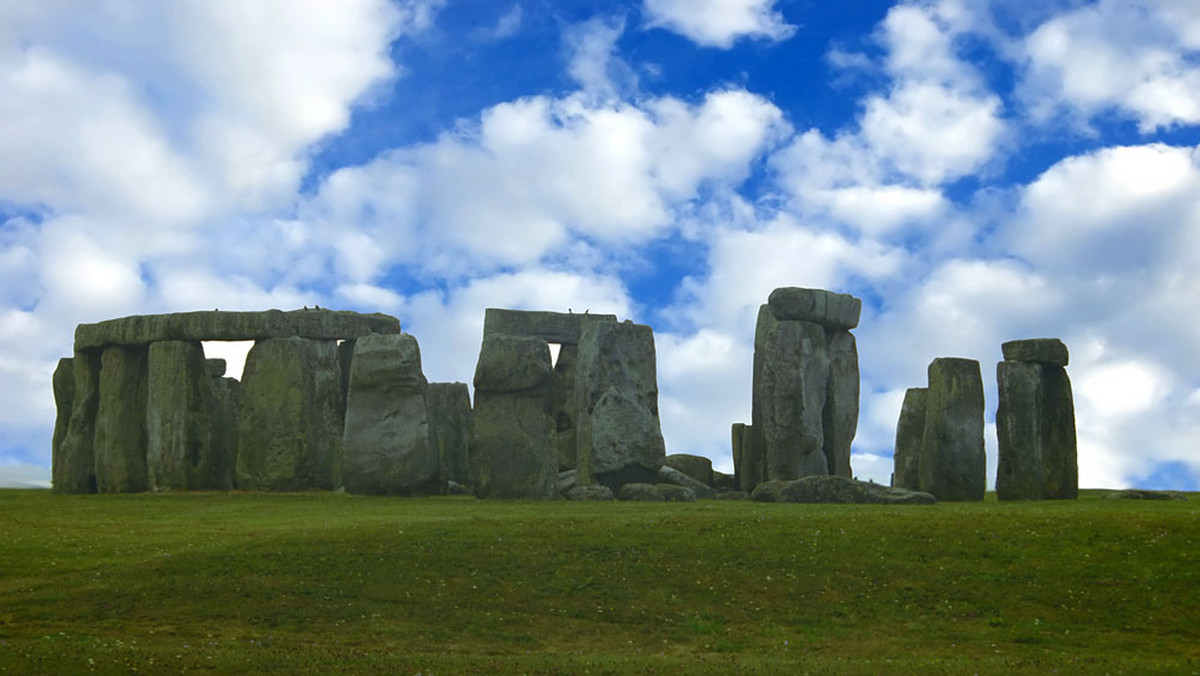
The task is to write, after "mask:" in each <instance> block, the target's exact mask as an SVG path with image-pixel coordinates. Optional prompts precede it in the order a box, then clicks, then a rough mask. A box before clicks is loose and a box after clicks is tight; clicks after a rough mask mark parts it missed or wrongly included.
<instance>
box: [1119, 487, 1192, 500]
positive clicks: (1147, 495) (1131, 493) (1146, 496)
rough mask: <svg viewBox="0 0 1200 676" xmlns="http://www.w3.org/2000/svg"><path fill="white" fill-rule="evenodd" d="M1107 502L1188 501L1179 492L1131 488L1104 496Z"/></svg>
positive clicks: (1185, 496)
mask: <svg viewBox="0 0 1200 676" xmlns="http://www.w3.org/2000/svg"><path fill="white" fill-rule="evenodd" d="M1103 497H1104V499H1105V500H1187V495H1185V494H1184V493H1181V492H1179V491H1151V490H1146V489H1144V488H1129V489H1126V490H1123V491H1113V492H1111V493H1105V494H1104V496H1103Z"/></svg>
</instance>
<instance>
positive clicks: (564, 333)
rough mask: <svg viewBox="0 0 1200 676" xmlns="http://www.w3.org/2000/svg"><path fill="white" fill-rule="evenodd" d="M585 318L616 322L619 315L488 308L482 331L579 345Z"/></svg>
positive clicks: (486, 333) (490, 333)
mask: <svg viewBox="0 0 1200 676" xmlns="http://www.w3.org/2000/svg"><path fill="white" fill-rule="evenodd" d="M585 321H602V322H616V321H617V316H616V315H593V314H580V313H567V314H563V313H562V312H543V311H526V310H504V309H500V308H488V309H487V310H485V311H484V314H483V335H485V336H487V335H492V334H498V333H499V334H505V335H509V336H531V337H534V338H541V339H542V340H544V341H546V342H547V343H558V344H560V345H578V344H579V337H580V335H581V334H582V332H583V323H584V322H585Z"/></svg>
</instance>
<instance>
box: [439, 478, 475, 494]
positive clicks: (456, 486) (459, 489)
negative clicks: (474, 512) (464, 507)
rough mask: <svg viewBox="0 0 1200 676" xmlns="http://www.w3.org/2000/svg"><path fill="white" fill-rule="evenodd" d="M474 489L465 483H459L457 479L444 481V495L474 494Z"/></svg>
mask: <svg viewBox="0 0 1200 676" xmlns="http://www.w3.org/2000/svg"><path fill="white" fill-rule="evenodd" d="M474 494H475V490H474V489H473V488H471V487H470V486H468V485H466V484H460V483H458V482H457V481H447V482H446V495H474Z"/></svg>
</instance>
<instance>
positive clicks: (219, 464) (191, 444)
mask: <svg viewBox="0 0 1200 676" xmlns="http://www.w3.org/2000/svg"><path fill="white" fill-rule="evenodd" d="M146 380H147V385H146V467H147V470H148V474H149V485H150V490H153V491H176V490H201V489H221V490H227V489H229V488H232V487H233V464H234V457H233V456H234V448H233V447H232V446H231V443H232V435H231V434H230V433H229V430H228V429H227V427H226V425H227V424H228V419H227V418H226V417H225V416H223V415H222V410H221V402H220V399H219V397H218V395H217V393H216V391H215V385H214V381H216V380H217V379H215V378H213V377H212V376H210V375H209V372H208V366H207V364H206V363H205V359H204V348H203V347H202V346H201V345H200V343H198V342H193V341H162V342H157V343H151V345H150V349H149V353H148V357H147V378H146Z"/></svg>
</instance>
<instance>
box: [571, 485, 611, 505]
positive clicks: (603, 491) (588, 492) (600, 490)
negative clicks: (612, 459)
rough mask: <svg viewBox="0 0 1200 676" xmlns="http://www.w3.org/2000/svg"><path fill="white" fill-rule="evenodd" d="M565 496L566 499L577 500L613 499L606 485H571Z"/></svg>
mask: <svg viewBox="0 0 1200 676" xmlns="http://www.w3.org/2000/svg"><path fill="white" fill-rule="evenodd" d="M565 496H566V498H567V499H568V500H574V501H579V502H605V501H608V500H612V499H613V492H612V489H611V488H609V487H608V486H600V485H595V486H573V487H571V488H570V489H569V490H567V492H566V493H565Z"/></svg>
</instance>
